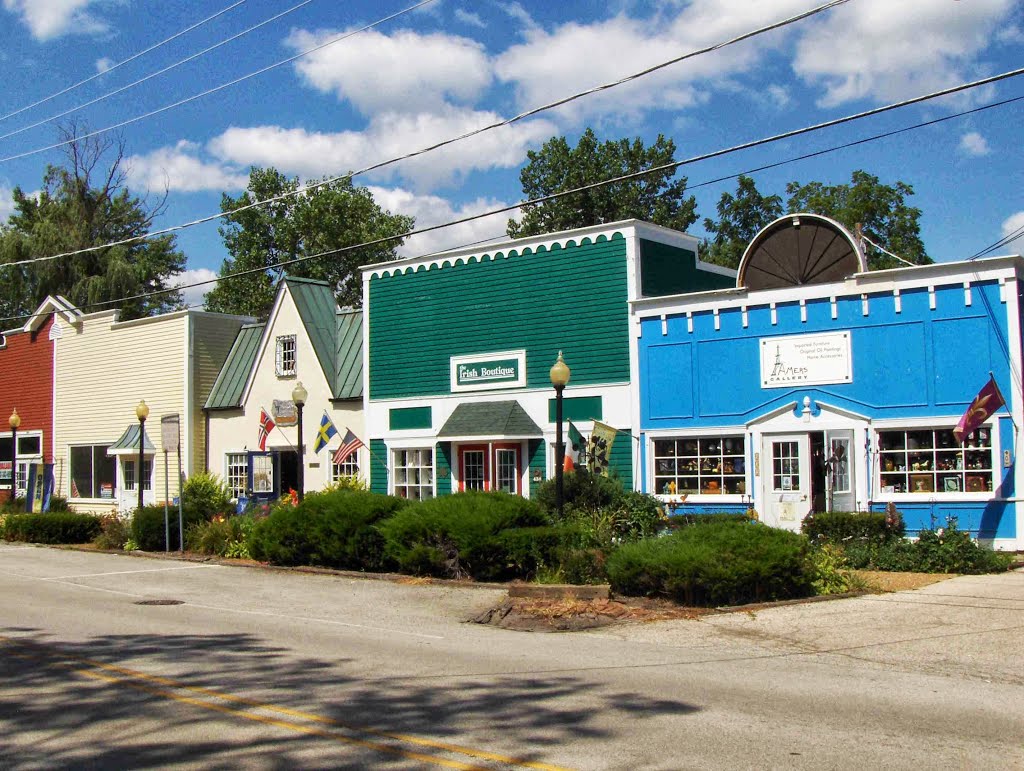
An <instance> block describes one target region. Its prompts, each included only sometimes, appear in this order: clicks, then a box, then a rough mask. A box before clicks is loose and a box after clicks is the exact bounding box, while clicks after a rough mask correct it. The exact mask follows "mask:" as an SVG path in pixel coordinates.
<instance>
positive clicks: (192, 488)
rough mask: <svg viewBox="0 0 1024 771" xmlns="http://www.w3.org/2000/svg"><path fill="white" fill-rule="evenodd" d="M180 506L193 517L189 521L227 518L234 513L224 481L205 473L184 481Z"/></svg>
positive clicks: (214, 475) (194, 475)
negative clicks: (219, 517)
mask: <svg viewBox="0 0 1024 771" xmlns="http://www.w3.org/2000/svg"><path fill="white" fill-rule="evenodd" d="M181 506H182V509H188V510H189V512H190V513H191V514H192V515H193V516H192V517H190V520H195V519H196V518H199V519H204V520H209V519H213V518H214V517H216V516H221V517H227V516H230V515H231V514H233V513H234V511H235V507H234V504H232V503H231V494H230V493H229V492H228V486H227V485H226V484H225V483H224V480H223V479H221V478H220V477H219V476H217V475H216V474H211V473H209V472H206V471H202V472H200V473H198V474H193V475H192V476H190V477H189V478H188V479H186V480H185V484H184V486H183V488H182V491H181ZM175 516H177V515H175Z"/></svg>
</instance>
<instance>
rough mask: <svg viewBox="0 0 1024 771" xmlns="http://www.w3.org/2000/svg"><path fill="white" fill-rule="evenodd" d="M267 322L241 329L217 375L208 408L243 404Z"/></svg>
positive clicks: (234, 406) (233, 406) (224, 408)
mask: <svg viewBox="0 0 1024 771" xmlns="http://www.w3.org/2000/svg"><path fill="white" fill-rule="evenodd" d="M266 326H267V325H266V324H245V325H243V326H242V328H241V329H240V330H238V336H237V337H235V342H234V344H233V345H232V346H231V350H230V351H229V352H228V357H227V358H226V359H225V360H224V366H223V367H221V369H220V374H219V375H217V382H215V383H214V384H213V390H212V391H210V397H209V398H208V399H207V400H206V408H207V409H210V410H226V409H232V408H236V407H241V406H242V391H244V390H245V384H246V383H247V382H248V381H249V374H250V373H251V372H252V368H253V365H254V364H255V363H256V353H257V351H259V348H260V340H261V339H262V338H263V330H264V328H265V327H266Z"/></svg>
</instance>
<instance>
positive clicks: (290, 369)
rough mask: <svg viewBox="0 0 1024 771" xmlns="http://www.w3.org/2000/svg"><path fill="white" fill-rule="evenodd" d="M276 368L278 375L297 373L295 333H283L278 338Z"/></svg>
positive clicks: (285, 375) (288, 375) (287, 375)
mask: <svg viewBox="0 0 1024 771" xmlns="http://www.w3.org/2000/svg"><path fill="white" fill-rule="evenodd" d="M275 361H276V370H277V376H278V377H290V376H292V375H294V374H295V335H281V336H280V337H278V338H277V355H276V359H275Z"/></svg>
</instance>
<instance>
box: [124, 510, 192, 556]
mask: <svg viewBox="0 0 1024 771" xmlns="http://www.w3.org/2000/svg"><path fill="white" fill-rule="evenodd" d="M181 516H182V521H183V523H184V525H185V532H186V533H187V532H188V529H189V527H191V526H192V525H195V524H197V523H199V522H205V521H207V517H206V515H205V514H203V513H202V512H201V511H200V510H199V509H198V508H195V507H191V506H183V507H182V512H181ZM167 520H168V523H169V525H170V531H171V540H170V544H167V543H166V538H165V537H164V534H165V530H164V507H163V504H157V505H153V506H143V507H142V508H141V509H135V511H134V512H133V513H132V523H131V533H132V540H133V541H134V542H135V543H136V544H137V548H139V549H142V550H143V551H164V550H165V549H171V550H173V551H177V550H178V546H179V544H180V543H181V540H180V538H179V536H178V510H177V509H176V508H173V507H172V508H170V509H169V510H168V513H167Z"/></svg>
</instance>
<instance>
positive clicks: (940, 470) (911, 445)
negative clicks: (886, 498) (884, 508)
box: [878, 427, 994, 494]
mask: <svg viewBox="0 0 1024 771" xmlns="http://www.w3.org/2000/svg"><path fill="white" fill-rule="evenodd" d="M878 462H879V471H880V479H881V486H882V492H883V493H927V494H934V493H959V492H968V493H983V492H991V491H992V485H993V469H994V464H993V462H992V430H991V429H990V428H987V427H986V428H979V429H978V430H976V431H974V432H973V433H971V434H969V435H967V436H966V437H964V441H963V443H960V442H957V440H956V437H954V436H953V431H952V429H949V428H936V429H932V428H924V429H913V430H908V431H879V432H878Z"/></svg>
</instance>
